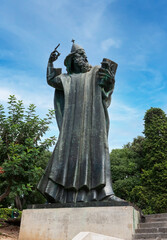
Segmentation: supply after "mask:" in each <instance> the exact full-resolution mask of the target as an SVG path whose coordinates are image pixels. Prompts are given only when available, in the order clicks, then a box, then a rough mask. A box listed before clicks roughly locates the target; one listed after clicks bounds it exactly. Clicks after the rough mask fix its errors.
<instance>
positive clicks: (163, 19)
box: [0, 0, 167, 150]
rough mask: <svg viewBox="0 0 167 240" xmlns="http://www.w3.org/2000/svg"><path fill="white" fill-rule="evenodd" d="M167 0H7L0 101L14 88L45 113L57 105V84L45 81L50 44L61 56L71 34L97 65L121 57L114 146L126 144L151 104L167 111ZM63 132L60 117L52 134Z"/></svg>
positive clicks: (0, 44) (1, 30) (0, 30)
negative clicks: (60, 129)
mask: <svg viewBox="0 0 167 240" xmlns="http://www.w3.org/2000/svg"><path fill="white" fill-rule="evenodd" d="M166 12H167V1H166V0H158V1H157V0H103V1H102V0H80V1H79V0H70V1H68V0H1V4H0V16H1V21H0V86H1V87H0V102H1V103H2V104H4V105H6V102H7V99H8V96H9V95H10V94H12V95H13V94H15V95H16V97H17V98H18V99H21V100H23V101H24V103H25V105H26V106H28V104H30V103H34V104H36V106H37V109H38V114H39V115H40V116H41V117H42V116H44V114H45V113H47V109H48V108H53V95H54V89H53V88H51V87H49V86H48V85H47V83H46V65H47V60H48V57H49V54H50V52H51V51H52V50H53V49H54V48H55V46H57V44H58V43H60V47H59V51H60V52H61V56H60V57H59V59H58V61H57V62H56V64H55V67H61V68H63V71H64V72H65V68H64V66H63V61H64V58H65V56H66V55H67V54H68V53H69V52H70V50H71V40H72V39H75V40H76V43H78V44H79V45H81V46H82V47H84V49H85V51H86V53H87V56H88V60H89V62H90V64H92V65H100V62H101V61H102V59H103V58H104V57H106V58H109V59H111V60H113V61H115V62H117V63H118V69H117V74H116V87H115V91H114V94H113V97H112V103H111V106H110V108H109V115H110V133H109V146H110V150H111V149H113V148H121V147H122V146H123V145H124V144H126V143H128V142H131V141H132V140H133V138H134V137H136V136H138V135H141V134H142V131H143V117H144V114H145V111H146V110H147V109H149V108H150V107H160V108H162V109H163V110H164V111H165V112H167V94H166V93H167V80H166V79H167V71H166V70H167V67H166V65H167V14H166ZM51 135H55V136H57V137H58V129H57V126H56V122H55V121H54V124H53V125H51V131H50V132H49V133H48V136H51Z"/></svg>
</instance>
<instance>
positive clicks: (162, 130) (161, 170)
mask: <svg viewBox="0 0 167 240" xmlns="http://www.w3.org/2000/svg"><path fill="white" fill-rule="evenodd" d="M144 134H145V137H144V138H143V137H138V138H135V139H134V141H133V143H131V144H130V143H128V144H127V145H125V146H124V148H123V149H117V150H113V151H112V152H111V172H112V176H113V185H114V190H115V193H116V195H118V196H119V197H121V198H123V199H126V200H128V201H131V202H133V203H135V204H136V205H137V206H138V207H139V208H141V209H142V211H143V213H145V214H151V213H162V212H166V211H167V117H166V114H165V113H164V112H163V111H162V110H161V109H160V108H151V109H149V110H148V111H147V112H146V114H145V116H144Z"/></svg>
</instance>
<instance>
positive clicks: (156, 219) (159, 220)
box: [145, 217, 167, 222]
mask: <svg viewBox="0 0 167 240" xmlns="http://www.w3.org/2000/svg"><path fill="white" fill-rule="evenodd" d="M145 222H167V217H163V218H158V217H156V218H154V217H146V218H145Z"/></svg>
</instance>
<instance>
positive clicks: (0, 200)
mask: <svg viewBox="0 0 167 240" xmlns="http://www.w3.org/2000/svg"><path fill="white" fill-rule="evenodd" d="M10 187H11V185H9V186H8V187H7V188H6V190H5V192H4V193H3V194H2V195H0V202H2V200H3V199H4V198H6V197H7V196H8V195H9V193H10Z"/></svg>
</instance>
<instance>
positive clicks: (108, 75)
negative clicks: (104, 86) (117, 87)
mask: <svg viewBox="0 0 167 240" xmlns="http://www.w3.org/2000/svg"><path fill="white" fill-rule="evenodd" d="M99 78H100V81H103V80H106V81H107V82H108V83H112V84H114V83H115V78H114V74H113V73H112V72H110V71H109V70H108V69H105V68H100V69H99Z"/></svg>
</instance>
